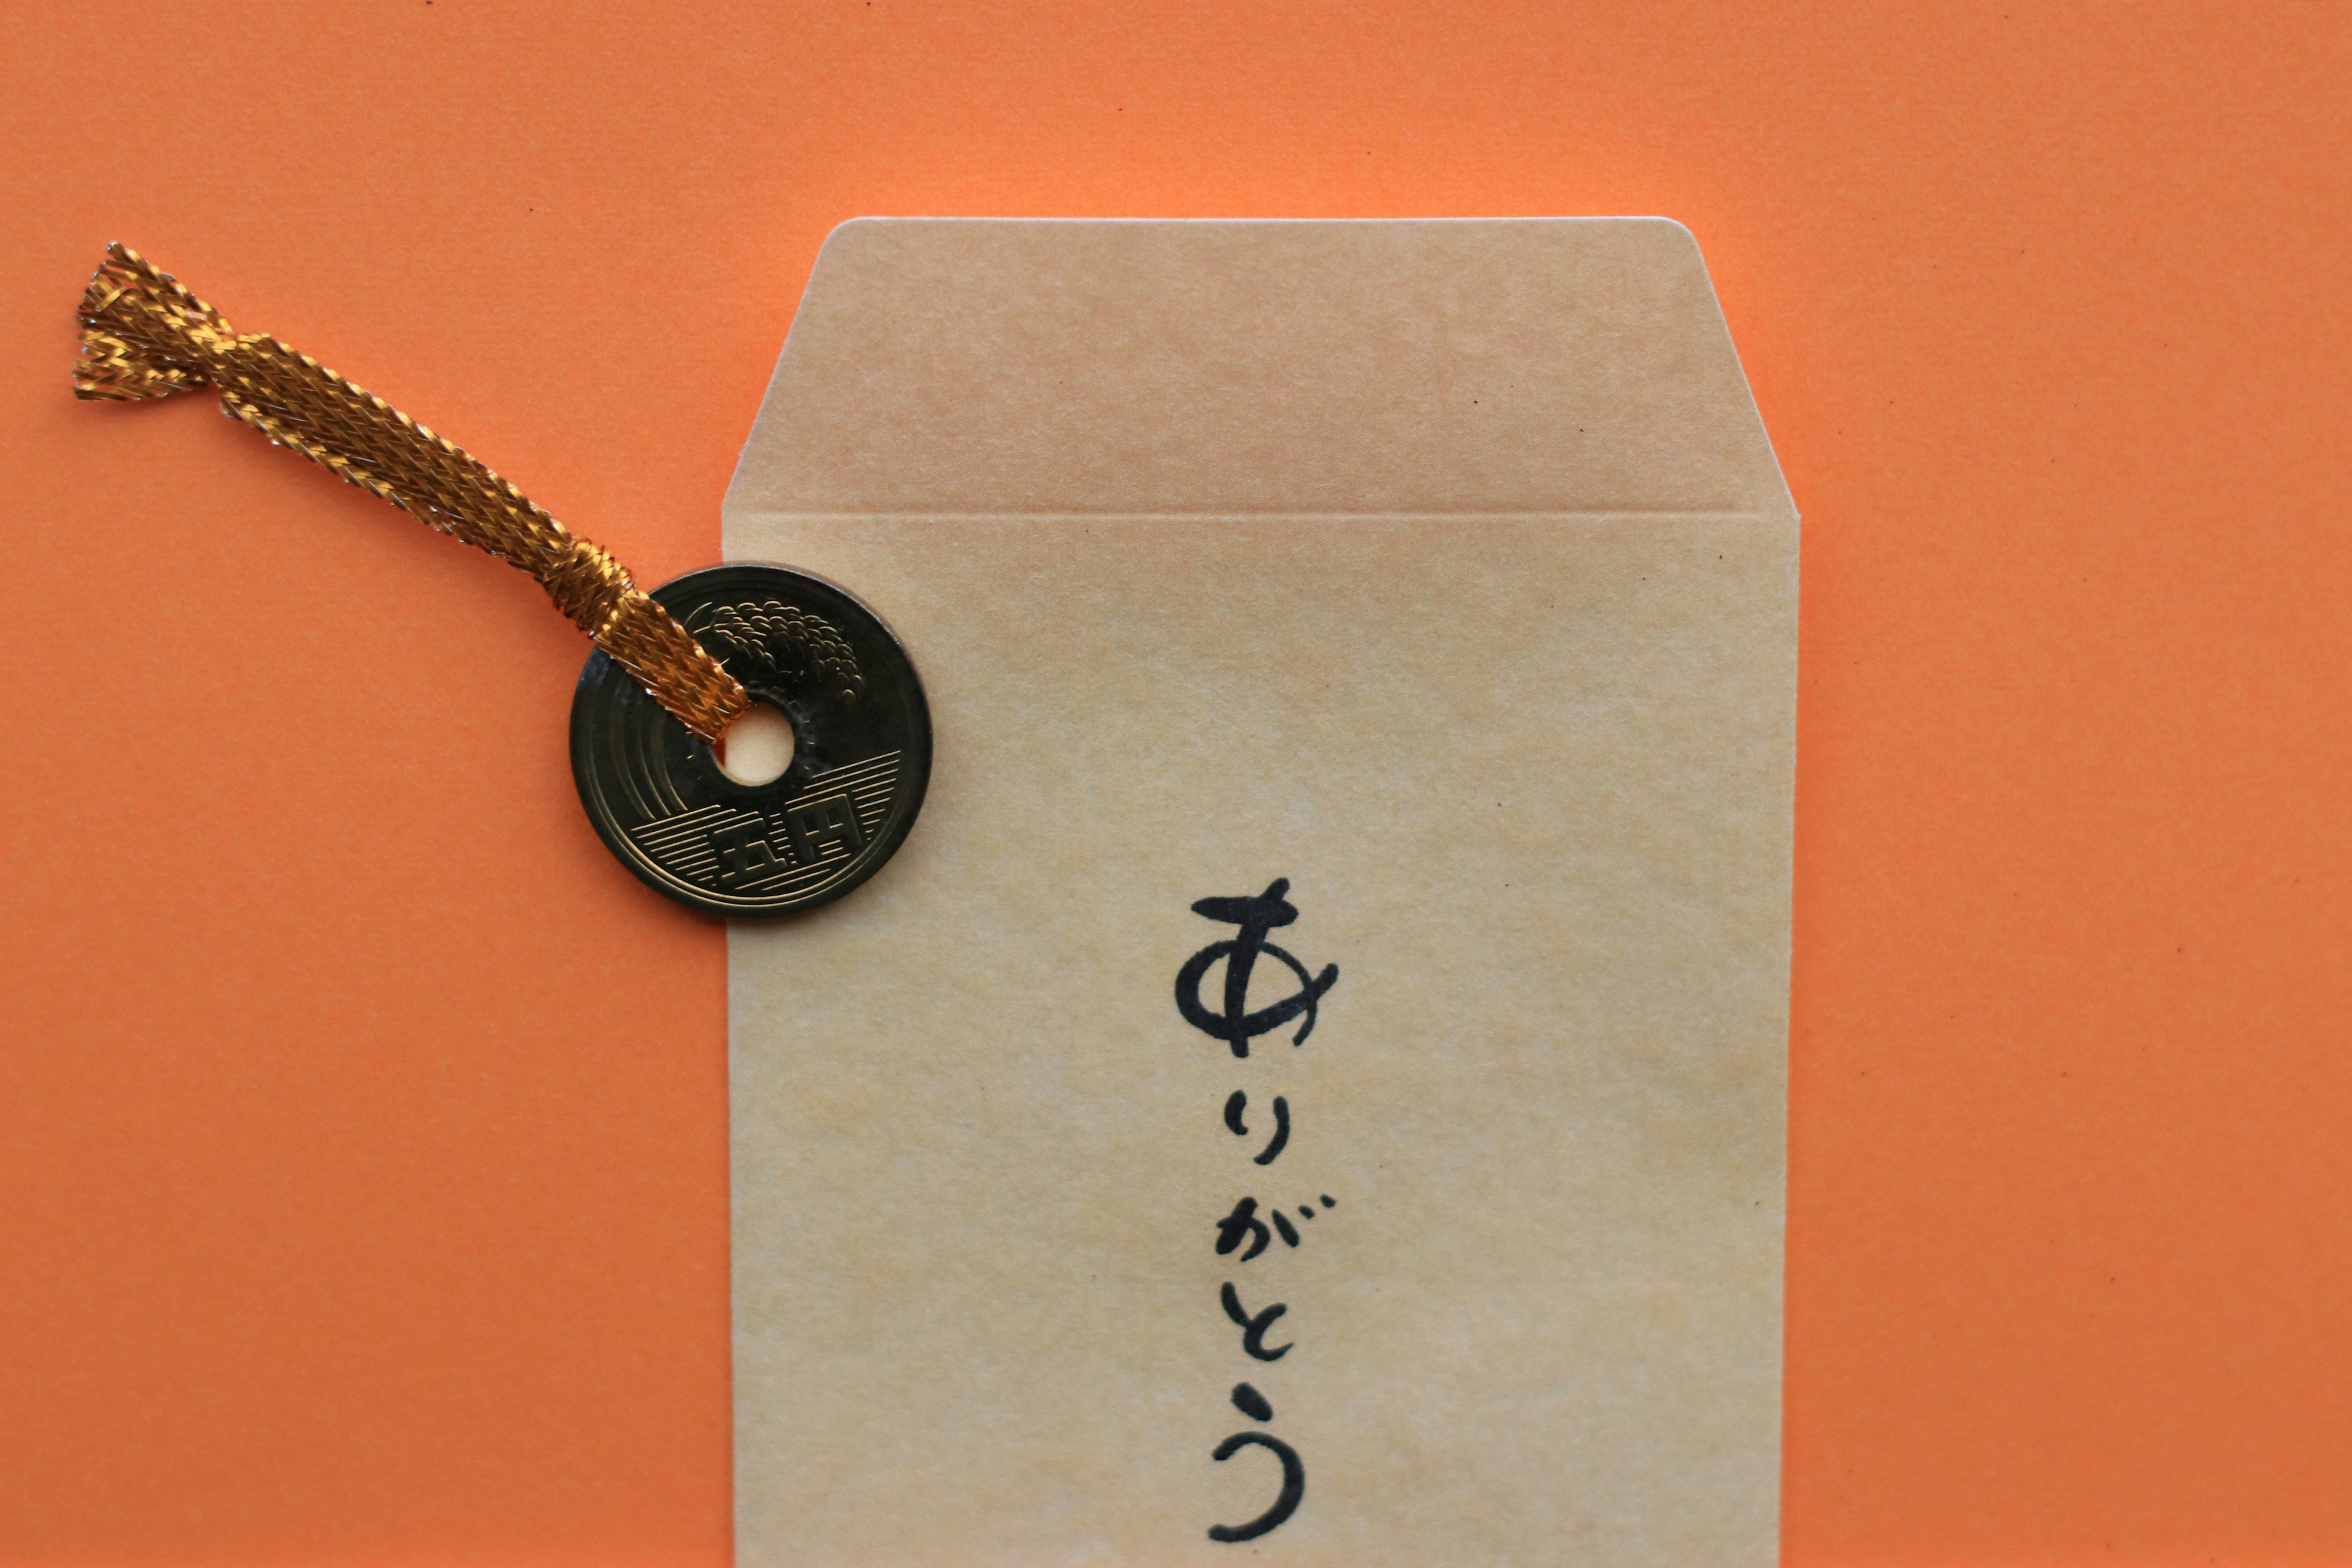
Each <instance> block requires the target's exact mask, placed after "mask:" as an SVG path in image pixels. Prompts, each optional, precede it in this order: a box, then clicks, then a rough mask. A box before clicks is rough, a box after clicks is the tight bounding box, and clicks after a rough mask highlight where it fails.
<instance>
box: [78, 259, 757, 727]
mask: <svg viewBox="0 0 2352 1568" xmlns="http://www.w3.org/2000/svg"><path fill="white" fill-rule="evenodd" d="M201 386H210V387H213V388H215V389H216V390H217V391H218V392H219V393H220V396H221V403H222V405H223V406H224V410H225V412H226V413H229V414H233V415H235V416H236V417H237V418H239V419H242V420H244V421H245V422H246V423H247V425H250V426H253V427H254V428H255V429H257V430H258V431H260V432H261V433H262V434H263V435H265V436H267V437H269V438H270V439H271V440H272V441H275V442H277V443H278V444H279V445H281V446H287V447H293V448H294V449H295V450H296V451H298V452H300V453H301V454H302V455H303V456H305V457H307V458H310V459H311V460H312V461H314V462H318V463H321V464H324V465H325V466H326V467H327V468H331V469H333V470H334V471H335V472H336V473H338V474H340V475H341V476H342V477H343V478H344V479H348V480H350V481H351V482H352V484H355V485H357V486H359V487H360V489H363V490H366V491H368V492H369V493H370V494H373V495H377V496H381V497H383V499H384V500H388V501H390V502H391V503H392V504H393V505H394V506H396V507H399V508H400V509H401V510H404V511H406V512H408V513H410V514H412V515H414V516H415V517H416V518H418V519H420V520H422V521H425V522H427V523H430V524H431V525H432V526H433V527H435V528H437V529H439V530H440V531H442V532H444V533H446V534H448V535H450V536H451V537H452V538H455V539H461V540H463V541H465V542H467V543H468V544H473V545H478V546H479V547H480V548H482V549H484V550H487V551H488V552H490V553H491V554H493V555H495V556H497V557H498V558H499V560H501V561H504V562H507V563H509V564H511V565H515V566H519V567H520V568H522V570H524V571H526V572H528V573H530V574H531V575H532V576H533V577H535V578H537V579H538V580H539V582H540V583H541V585H542V586H544V587H545V588H546V589H547V593H548V596H549V597H550V598H551V599H553V600H554V601H555V607H556V608H557V609H559V610H562V612H563V613H564V614H565V615H566V616H570V617H571V619H572V622H573V624H575V625H576V626H579V627H580V629H581V630H582V631H584V632H586V633H587V634H588V636H589V637H591V638H592V639H593V640H594V642H595V644H596V646H597V647H601V648H603V649H604V651H605V652H606V653H607V654H610V655H611V656H612V658H613V659H614V662H616V663H618V664H619V665H621V667H622V668H625V669H626V670H628V672H629V673H630V674H632V675H634V676H635V677H636V679H638V680H639V681H640V682H642V683H643V684H644V686H645V689H646V691H647V692H649V693H651V694H652V696H653V699H654V700H655V701H656V702H658V703H660V704H661V705H662V706H663V707H664V708H667V710H669V711H671V712H672V713H675V714H676V715H677V717H678V719H679V720H680V721H683V722H684V723H685V725H686V727H687V728H688V729H689V730H691V731H694V732H695V733H696V734H698V735H699V736H701V737H702V738H703V739H704V740H706V741H716V740H717V739H718V738H719V733H720V732H721V731H724V730H725V729H726V728H727V726H728V724H729V722H730V721H732V720H733V719H734V718H735V716H736V715H737V714H739V713H740V712H742V711H743V710H744V709H745V708H747V707H748V706H750V699H749V698H747V697H746V696H745V695H744V692H743V688H742V687H741V686H740V684H738V683H737V681H736V679H735V678H734V677H733V676H730V675H729V674H728V673H727V671H726V670H725V669H724V668H721V667H720V666H719V661H718V660H717V659H715V658H711V657H710V655H709V654H708V653H707V652H705V651H704V650H703V648H702V646H701V645H700V644H699V643H698V642H696V641H695V640H694V638H693V637H691V636H690V635H689V634H688V632H687V630H686V628H685V627H684V626H679V625H678V624H677V621H676V620H675V619H674V618H672V616H670V613H669V612H668V611H667V610H665V609H663V608H662V607H661V605H658V604H656V602H655V601H654V600H653V599H652V598H651V597H649V596H648V595H646V593H645V592H644V591H643V590H641V589H640V588H638V586H637V585H636V583H635V581H634V580H633V579H632V578H631V577H630V576H629V574H628V572H627V571H626V570H625V568H624V567H623V566H622V565H621V563H619V562H617V561H615V560H614V559H613V558H612V557H611V556H610V555H607V554H606V553H604V551H603V550H601V549H599V548H598V547H597V546H595V545H593V544H591V543H590V542H588V541H586V540H584V539H582V538H580V537H578V536H577V535H575V534H573V533H572V531H570V530H569V529H567V528H565V527H564V526H563V525H562V523H560V522H558V521H555V519H553V518H551V517H550V516H549V515H548V514H547V513H546V512H545V511H544V510H541V509H540V508H539V507H538V506H536V505H534V504H533V503H532V502H531V501H530V499H529V498H528V497H526V496H525V495H524V494H523V493H522V492H521V491H520V490H519V489H515V487H514V486H513V485H511V484H509V483H508V482H507V481H506V480H505V479H500V478H499V476H498V475H497V474H496V473H494V472H492V471H491V470H490V468H488V466H487V465H485V464H483V463H481V462H479V461H478V460H477V459H476V458H472V457H470V456H468V455H467V452H466V450H465V448H463V447H459V446H458V445H457V443H456V442H454V441H451V440H450V439H449V438H448V437H446V436H436V435H435V434H434V433H433V432H432V431H430V430H428V429H426V428H425V426H422V425H419V424H417V423H416V421H415V420H414V419H411V418H410V417H409V416H407V415H405V414H403V413H402V412H401V411H400V410H399V409H397V408H394V407H393V406H392V405H390V404H388V403H386V402H385V401H384V400H383V398H381V397H377V396H375V395H373V394H371V393H368V392H366V391H363V390H362V389H361V388H359V387H356V386H353V385H352V384H351V383H350V382H348V381H345V380H344V379H343V378H342V377H341V376H340V375H337V374H335V373H334V372H333V371H331V370H329V369H328V368H327V367H326V366H324V365H322V364H320V363H319V362H318V361H317V360H314V359H312V358H310V356H309V355H308V354H299V353H295V352H294V351H293V350H292V349H290V348H288V347H287V346H286V345H285V344H284V343H282V342H278V340H277V339H276V338H273V337H271V336H269V335H268V333H266V332H249V333H245V334H239V333H238V332H237V331H236V330H235V329H234V328H232V327H231V326H230V325H229V324H228V323H227V322H226V321H223V320H222V319H221V316H220V312H219V311H217V310H214V309H213V308H212V307H211V306H210V305H207V304H205V302H204V301H203V300H199V299H197V298H196V297H195V296H194V294H191V293H189V292H188V291H187V290H186V289H184V288H182V287H181V286H180V285H179V283H178V282H176V281H175V280H174V279H173V278H172V277H171V276H170V275H169V274H167V273H164V272H161V271H158V270H157V269H156V268H155V267H154V266H153V264H152V263H151V262H149V261H148V260H147V258H144V257H142V256H141V255H140V254H139V253H138V252H137V251H135V250H132V249H131V248H129V247H125V246H121V245H112V246H109V247H107V251H106V260H105V262H104V263H103V264H102V265H101V266H100V268H99V269H98V275H97V276H96V277H94V278H92V279H90V280H89V292H87V293H86V294H84V295H83V296H82V301H81V361H80V363H79V364H78V365H77V366H76V367H75V370H74V395H76V396H78V397H87V398H99V399H111V400H116V401H131V400H135V399H139V398H147V397H169V396H170V395H172V394H173V393H175V392H185V391H188V390H190V389H191V388H194V387H201Z"/></svg>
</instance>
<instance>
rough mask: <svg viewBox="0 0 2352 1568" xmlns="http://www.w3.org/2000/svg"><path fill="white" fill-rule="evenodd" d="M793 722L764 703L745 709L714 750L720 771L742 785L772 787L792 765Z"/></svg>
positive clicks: (757, 703) (720, 738)
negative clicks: (768, 785) (767, 785)
mask: <svg viewBox="0 0 2352 1568" xmlns="http://www.w3.org/2000/svg"><path fill="white" fill-rule="evenodd" d="M714 750H715V752H716V753H717V755H718V758H719V772H720V773H725V774H726V775H727V776H728V777H729V778H730V779H733V780H734V781H735V782H736V783H737V784H773V783H774V782H775V781H776V780H778V779H780V778H782V777H783V776H784V770H785V769H786V768H789V767H791V766H792V765H793V721H791V720H790V719H787V718H785V717H784V716H783V714H782V713H781V712H779V711H777V710H775V709H774V708H772V707H770V706H769V705H768V704H767V703H765V702H754V703H752V704H751V707H749V708H747V709H745V710H743V713H742V715H741V716H740V717H739V718H738V719H737V720H736V721H735V722H733V723H732V724H730V725H729V726H727V732H726V733H725V734H723V735H721V736H719V744H718V746H717V747H716V748H714Z"/></svg>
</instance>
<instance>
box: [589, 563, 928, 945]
mask: <svg viewBox="0 0 2352 1568" xmlns="http://www.w3.org/2000/svg"><path fill="white" fill-rule="evenodd" d="M653 596H654V598H656V600H658V601H659V602H660V603H661V605H662V606H663V607H664V608H666V609H667V610H668V611H669V612H670V614H671V615H673V616H677V619H678V621H679V623H680V624H681V625H683V626H685V627H686V628H687V630H688V631H689V632H691V633H692V634H693V635H694V637H695V638H696V640H697V641H698V642H700V643H701V645H702V646H703V647H705V648H708V649H709V651H710V653H711V654H712V655H713V657H715V658H717V659H718V660H719V663H721V664H723V665H725V666H726V667H727V672H728V673H729V674H730V675H732V676H733V677H734V678H735V679H737V680H739V681H740V682H742V684H743V687H744V689H745V690H746V691H748V692H749V693H750V694H751V699H752V700H753V701H755V702H764V703H767V704H768V705H770V706H771V707H773V708H775V709H776V710H779V711H780V712H782V714H783V715H784V717H785V718H786V719H787V720H789V721H791V724H792V729H793V760H792V765H791V766H790V767H788V768H786V769H785V770H784V772H783V773H782V776H780V777H778V778H776V779H774V780H772V782H770V783H767V784H744V783H742V782H740V781H739V780H737V779H735V778H731V777H730V776H729V775H728V774H727V773H726V772H725V771H723V770H722V769H721V768H720V766H719V759H718V758H717V757H716V756H715V755H713V753H712V752H711V748H710V747H709V744H707V743H706V742H703V741H701V740H698V738H696V737H695V736H694V735H693V734H692V733H691V732H689V731H688V729H687V728H686V726H685V725H684V724H681V723H680V722H678V721H677V720H676V719H675V718H673V717H671V716H670V715H669V714H668V713H667V712H665V711H664V710H662V709H661V707H660V706H659V705H658V704H657V703H656V702H655V701H654V700H653V699H652V698H650V697H648V696H646V692H645V689H644V688H643V687H642V686H640V685H639V684H638V683H637V682H636V681H635V680H634V679H631V678H630V676H629V674H628V672H627V671H626V670H625V669H623V668H620V667H619V666H618V665H616V664H614V662H613V661H612V659H611V658H609V657H608V656H607V655H605V654H604V653H602V652H599V653H597V654H594V655H593V656H592V657H591V658H589V660H588V665H587V668H584V669H583V670H582V671H581V672H580V685H579V687H578V689H576V690H575V691H574V693H573V695H572V778H573V780H574V781H575V782H576V783H577V784H579V786H580V802H581V804H582V805H583V806H585V807H586V808H587V811H588V820H589V821H590V822H592V823H593V824H594V825H595V827H596V831H597V833H598V835H599V836H601V837H603V838H604V843H605V845H606V846H607V847H610V848H611V849H612V851H613V853H614V855H615V856H617V857H619V858H620V861H621V863H622V864H623V865H625V866H626V867H627V868H629V869H630V870H632V871H634V872H635V873H636V875H637V876H638V877H639V878H640V879H643V880H644V881H645V882H646V884H647V885H648V886H650V887H652V888H654V889H656V890H657V891H659V892H662V893H666V894H667V895H668V896H669V897H671V898H673V899H676V900H678V901H679V902H681V903H685V904H691V905H692V906H694V907H695V908H696V909H699V910H709V911H710V912H712V913H714V914H723V915H730V916H734V917H737V918H739V919H740V918H758V917H761V916H766V915H783V914H791V913H793V911H795V910H805V909H811V908H814V907H815V906H816V905H818V904H822V903H824V902H826V901H828V900H833V899H837V898H839V897H840V896H841V895H842V894H844V893H845V892H848V891H849V890H850V889H852V888H855V887H856V886H857V885H858V884H859V883H860V882H863V881H865V880H866V878H868V877H871V876H872V875H873V874H874V873H875V872H876V871H877V870H879V869H881V868H882V865H883V863H884V862H885V861H887V860H888V859H889V858H890V857H891V855H892V854H894V853H895V852H896V851H897V850H898V846H899V845H900V844H901V843H903V842H904V841H905V839H906V837H907V832H908V829H909V828H911V827H912V826H914V822H915V814H916V813H917V812H918V811H919V810H920V809H921V808H922V804H923V790H924V787H925V786H926V785H927V784H929V781H930V772H931V721H930V710H929V707H928V706H927V705H926V704H925V702H924V700H923V689H922V685H921V683H920V682H919V680H918V679H916V677H915V667H914V665H913V664H912V663H911V662H910V661H909V660H908V658H907V653H906V650H905V649H904V648H902V647H899V646H898V638H897V637H893V636H892V635H891V634H890V629H889V627H887V626H884V625H883V624H882V622H881V620H880V619H879V617H877V616H876V615H875V614H874V612H873V611H871V610H869V609H867V608H866V606H865V605H863V604H860V603H859V602H858V601H857V600H856V598H854V597H852V596H851V595H849V594H847V593H845V592H844V591H843V590H842V589H840V588H837V587H835V585H834V584H830V583H827V582H826V581H824V579H823V578H821V577H814V576H811V575H809V574H807V573H804V572H794V571H793V570H791V569H789V568H787V567H782V566H767V565H751V564H738V565H728V566H712V567H709V568H707V569H705V570H703V571H700V572H689V573H688V574H686V575H685V576H683V577H680V578H677V579H676V580H675V581H673V582H669V583H666V584H663V585H662V586H660V587H658V588H656V589H655V590H654V591H653Z"/></svg>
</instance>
